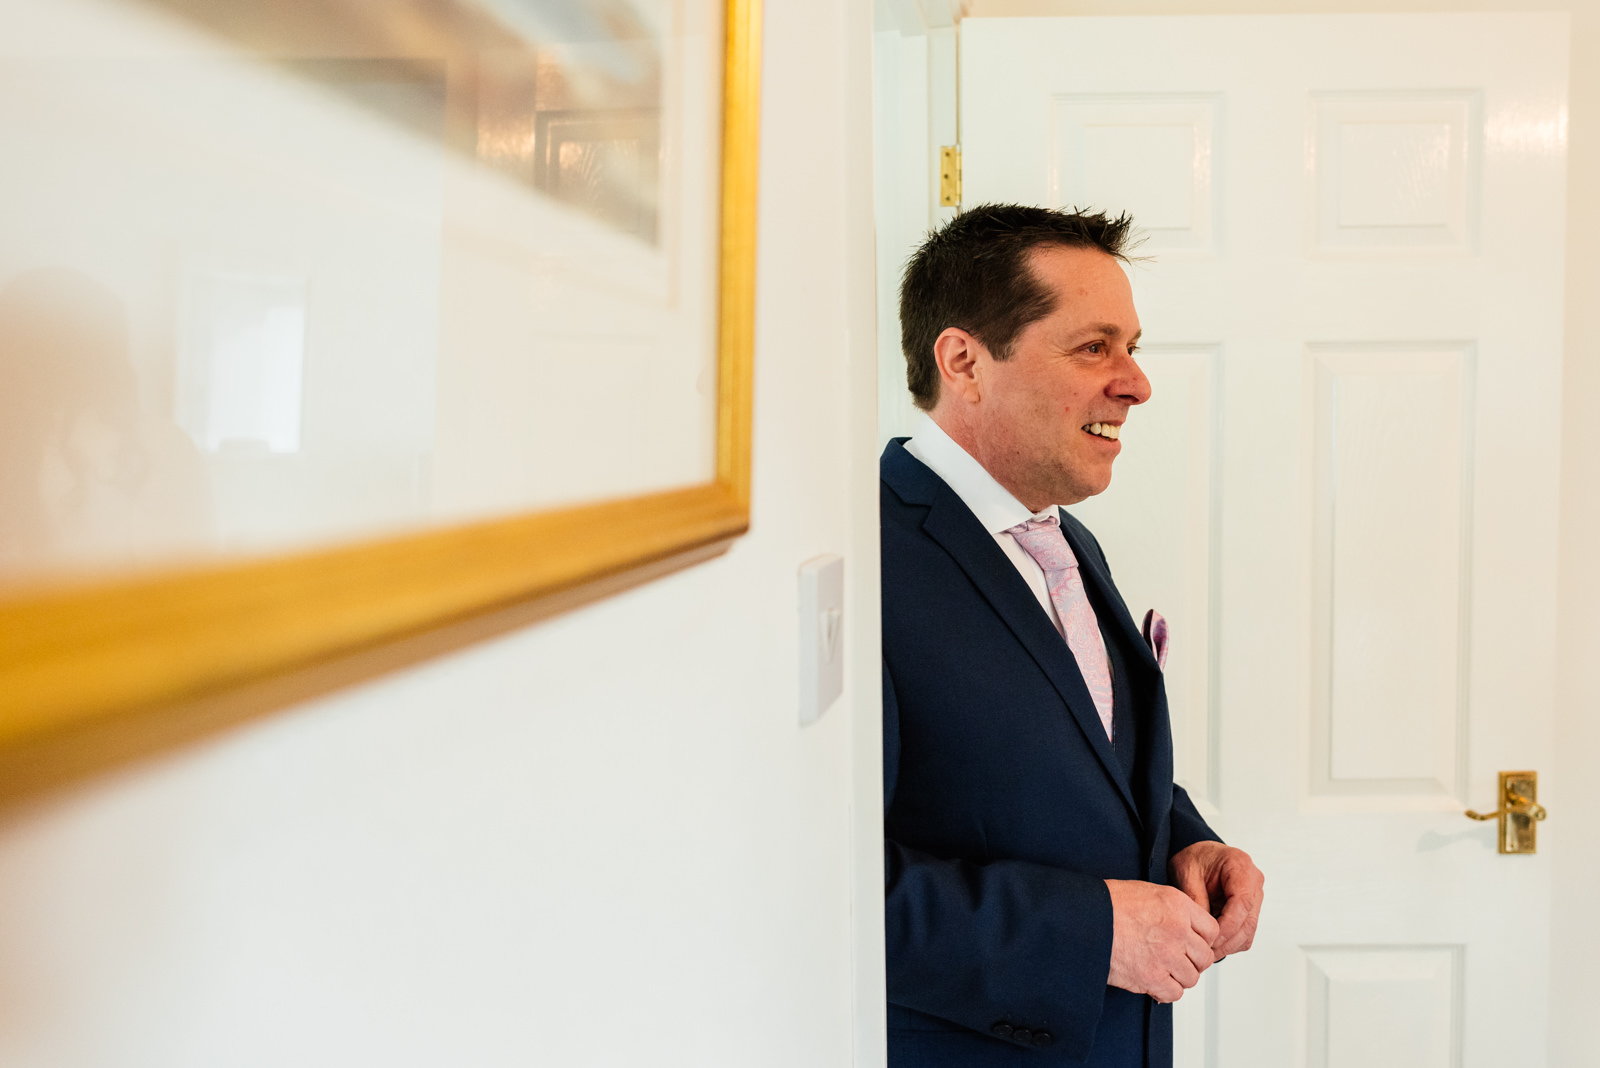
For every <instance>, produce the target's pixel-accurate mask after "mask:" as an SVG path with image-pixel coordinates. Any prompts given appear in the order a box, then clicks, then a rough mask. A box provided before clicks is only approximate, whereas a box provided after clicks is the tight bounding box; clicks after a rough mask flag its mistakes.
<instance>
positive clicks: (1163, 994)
mask: <svg viewBox="0 0 1600 1068" xmlns="http://www.w3.org/2000/svg"><path fill="white" fill-rule="evenodd" d="M1150 996H1151V997H1153V998H1155V999H1156V1000H1157V1001H1159V1002H1161V1004H1163V1005H1171V1004H1172V1003H1173V1002H1174V1001H1177V1000H1178V999H1179V998H1181V997H1183V987H1181V986H1179V985H1178V981H1177V980H1176V979H1174V978H1172V977H1171V976H1170V975H1169V976H1168V977H1167V979H1166V981H1165V982H1161V983H1156V984H1154V985H1153V986H1152V987H1151V989H1150Z"/></svg>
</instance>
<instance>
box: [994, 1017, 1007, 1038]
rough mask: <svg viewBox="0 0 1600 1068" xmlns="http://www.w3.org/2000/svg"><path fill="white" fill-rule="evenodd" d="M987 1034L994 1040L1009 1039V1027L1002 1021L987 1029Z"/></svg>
mask: <svg viewBox="0 0 1600 1068" xmlns="http://www.w3.org/2000/svg"><path fill="white" fill-rule="evenodd" d="M989 1033H990V1034H991V1035H993V1036H994V1037H995V1038H1010V1037H1011V1025H1010V1024H1008V1023H1006V1022H1005V1021H1004V1020H1002V1021H1000V1022H999V1023H997V1024H995V1025H994V1026H993V1027H991V1028H989Z"/></svg>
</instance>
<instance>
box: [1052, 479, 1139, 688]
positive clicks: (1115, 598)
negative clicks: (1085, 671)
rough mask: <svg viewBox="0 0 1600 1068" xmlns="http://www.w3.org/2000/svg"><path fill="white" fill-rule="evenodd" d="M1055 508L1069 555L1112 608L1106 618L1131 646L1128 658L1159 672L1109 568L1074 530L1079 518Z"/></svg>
mask: <svg viewBox="0 0 1600 1068" xmlns="http://www.w3.org/2000/svg"><path fill="white" fill-rule="evenodd" d="M1056 510H1057V511H1058V512H1060V513H1061V532H1062V533H1063V534H1065V535H1066V536H1067V544H1068V545H1070V546H1071V547H1072V555H1073V556H1076V557H1077V558H1078V573H1079V574H1080V575H1082V576H1083V579H1084V582H1085V584H1086V585H1088V586H1089V587H1090V588H1091V589H1092V590H1093V591H1094V592H1096V593H1098V594H1100V603H1102V604H1104V605H1106V606H1107V607H1109V608H1110V609H1111V615H1112V617H1113V618H1112V619H1111V620H1110V621H1109V622H1110V623H1111V624H1112V625H1113V626H1115V627H1116V629H1117V631H1118V633H1120V634H1121V635H1122V640H1123V643H1124V646H1125V648H1127V649H1130V650H1132V653H1131V654H1130V655H1131V658H1132V659H1133V660H1134V661H1136V662H1137V665H1138V666H1139V667H1140V668H1142V669H1145V670H1148V671H1154V672H1159V671H1160V670H1161V666H1160V665H1159V664H1157V663H1156V657H1155V654H1154V653H1152V652H1151V651H1150V646H1148V645H1146V644H1145V640H1144V635H1143V634H1141V633H1140V632H1139V627H1138V625H1137V624H1135V623H1134V621H1133V617H1132V616H1131V615H1129V614H1128V607H1127V605H1125V604H1123V603H1122V596H1121V595H1120V594H1119V593H1118V592H1117V586H1116V583H1114V582H1112V581H1111V574H1110V572H1108V571H1106V569H1105V568H1103V567H1101V566H1100V554H1099V553H1098V552H1096V551H1094V550H1093V549H1091V548H1090V547H1089V546H1088V545H1086V544H1085V543H1084V541H1083V539H1082V538H1080V537H1079V536H1078V533H1077V532H1078V530H1079V529H1080V528H1079V525H1078V522H1077V521H1076V520H1071V521H1069V517H1068V516H1067V513H1066V510H1065V509H1060V508H1058V509H1056Z"/></svg>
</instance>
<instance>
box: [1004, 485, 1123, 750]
mask: <svg viewBox="0 0 1600 1068" xmlns="http://www.w3.org/2000/svg"><path fill="white" fill-rule="evenodd" d="M1006 533H1007V534H1010V535H1011V536H1012V537H1013V538H1016V539H1017V544H1018V545H1020V546H1022V548H1023V550H1024V551H1026V552H1027V554H1028V555H1029V556H1031V557H1033V560H1034V562H1035V563H1036V564H1038V565H1039V567H1040V568H1041V569H1043V571H1044V581H1045V585H1046V586H1048V587H1049V589H1050V603H1051V604H1053V605H1055V606H1056V615H1057V616H1059V617H1060V618H1061V627H1062V629H1063V630H1064V631H1066V639H1067V648H1069V649H1071V650H1072V655H1073V656H1074V657H1075V658H1076V659H1077V661H1078V670H1079V671H1080V672H1082V673H1083V681H1084V683H1085V685H1087V686H1088V687H1089V696H1090V697H1092V698H1093V699H1094V708H1095V711H1096V712H1098V713H1100V723H1101V724H1102V725H1103V726H1104V727H1105V729H1106V737H1107V738H1113V737H1114V735H1113V733H1112V718H1111V713H1112V709H1113V707H1114V706H1113V704H1112V697H1111V664H1110V662H1109V661H1108V660H1107V659H1106V646H1105V641H1104V640H1103V639H1102V638H1101V637H1100V624H1099V622H1098V621H1097V620H1096V619H1095V617H1094V606H1092V605H1091V604H1090V603H1089V595H1088V594H1087V593H1085V592H1084V589H1083V578H1082V577H1081V576H1080V575H1079V574H1078V558H1077V557H1076V556H1073V555H1072V547H1071V546H1070V545H1068V544H1067V538H1066V535H1064V534H1062V533H1061V520H1060V518H1059V517H1057V516H1054V515H1052V516H1051V517H1050V518H1049V519H1030V520H1028V521H1027V522H1026V523H1021V524H1019V525H1017V526H1014V527H1012V528H1010V529H1009V530H1007V531H1006Z"/></svg>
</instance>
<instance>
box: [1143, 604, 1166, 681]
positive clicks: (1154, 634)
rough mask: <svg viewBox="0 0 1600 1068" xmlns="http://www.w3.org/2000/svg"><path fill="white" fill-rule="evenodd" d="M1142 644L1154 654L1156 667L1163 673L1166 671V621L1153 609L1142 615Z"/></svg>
mask: <svg viewBox="0 0 1600 1068" xmlns="http://www.w3.org/2000/svg"><path fill="white" fill-rule="evenodd" d="M1141 633H1142V634H1144V643H1145V644H1146V645H1148V646H1149V647H1150V652H1152V653H1153V654H1155V658H1156V666H1157V667H1159V668H1161V670H1163V671H1165V670H1166V669H1167V621H1166V619H1165V618H1163V617H1162V615H1161V613H1160V612H1157V611H1156V610H1155V609H1154V608H1152V609H1150V611H1148V612H1146V613H1145V614H1144V627H1143V628H1142V629H1141Z"/></svg>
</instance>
